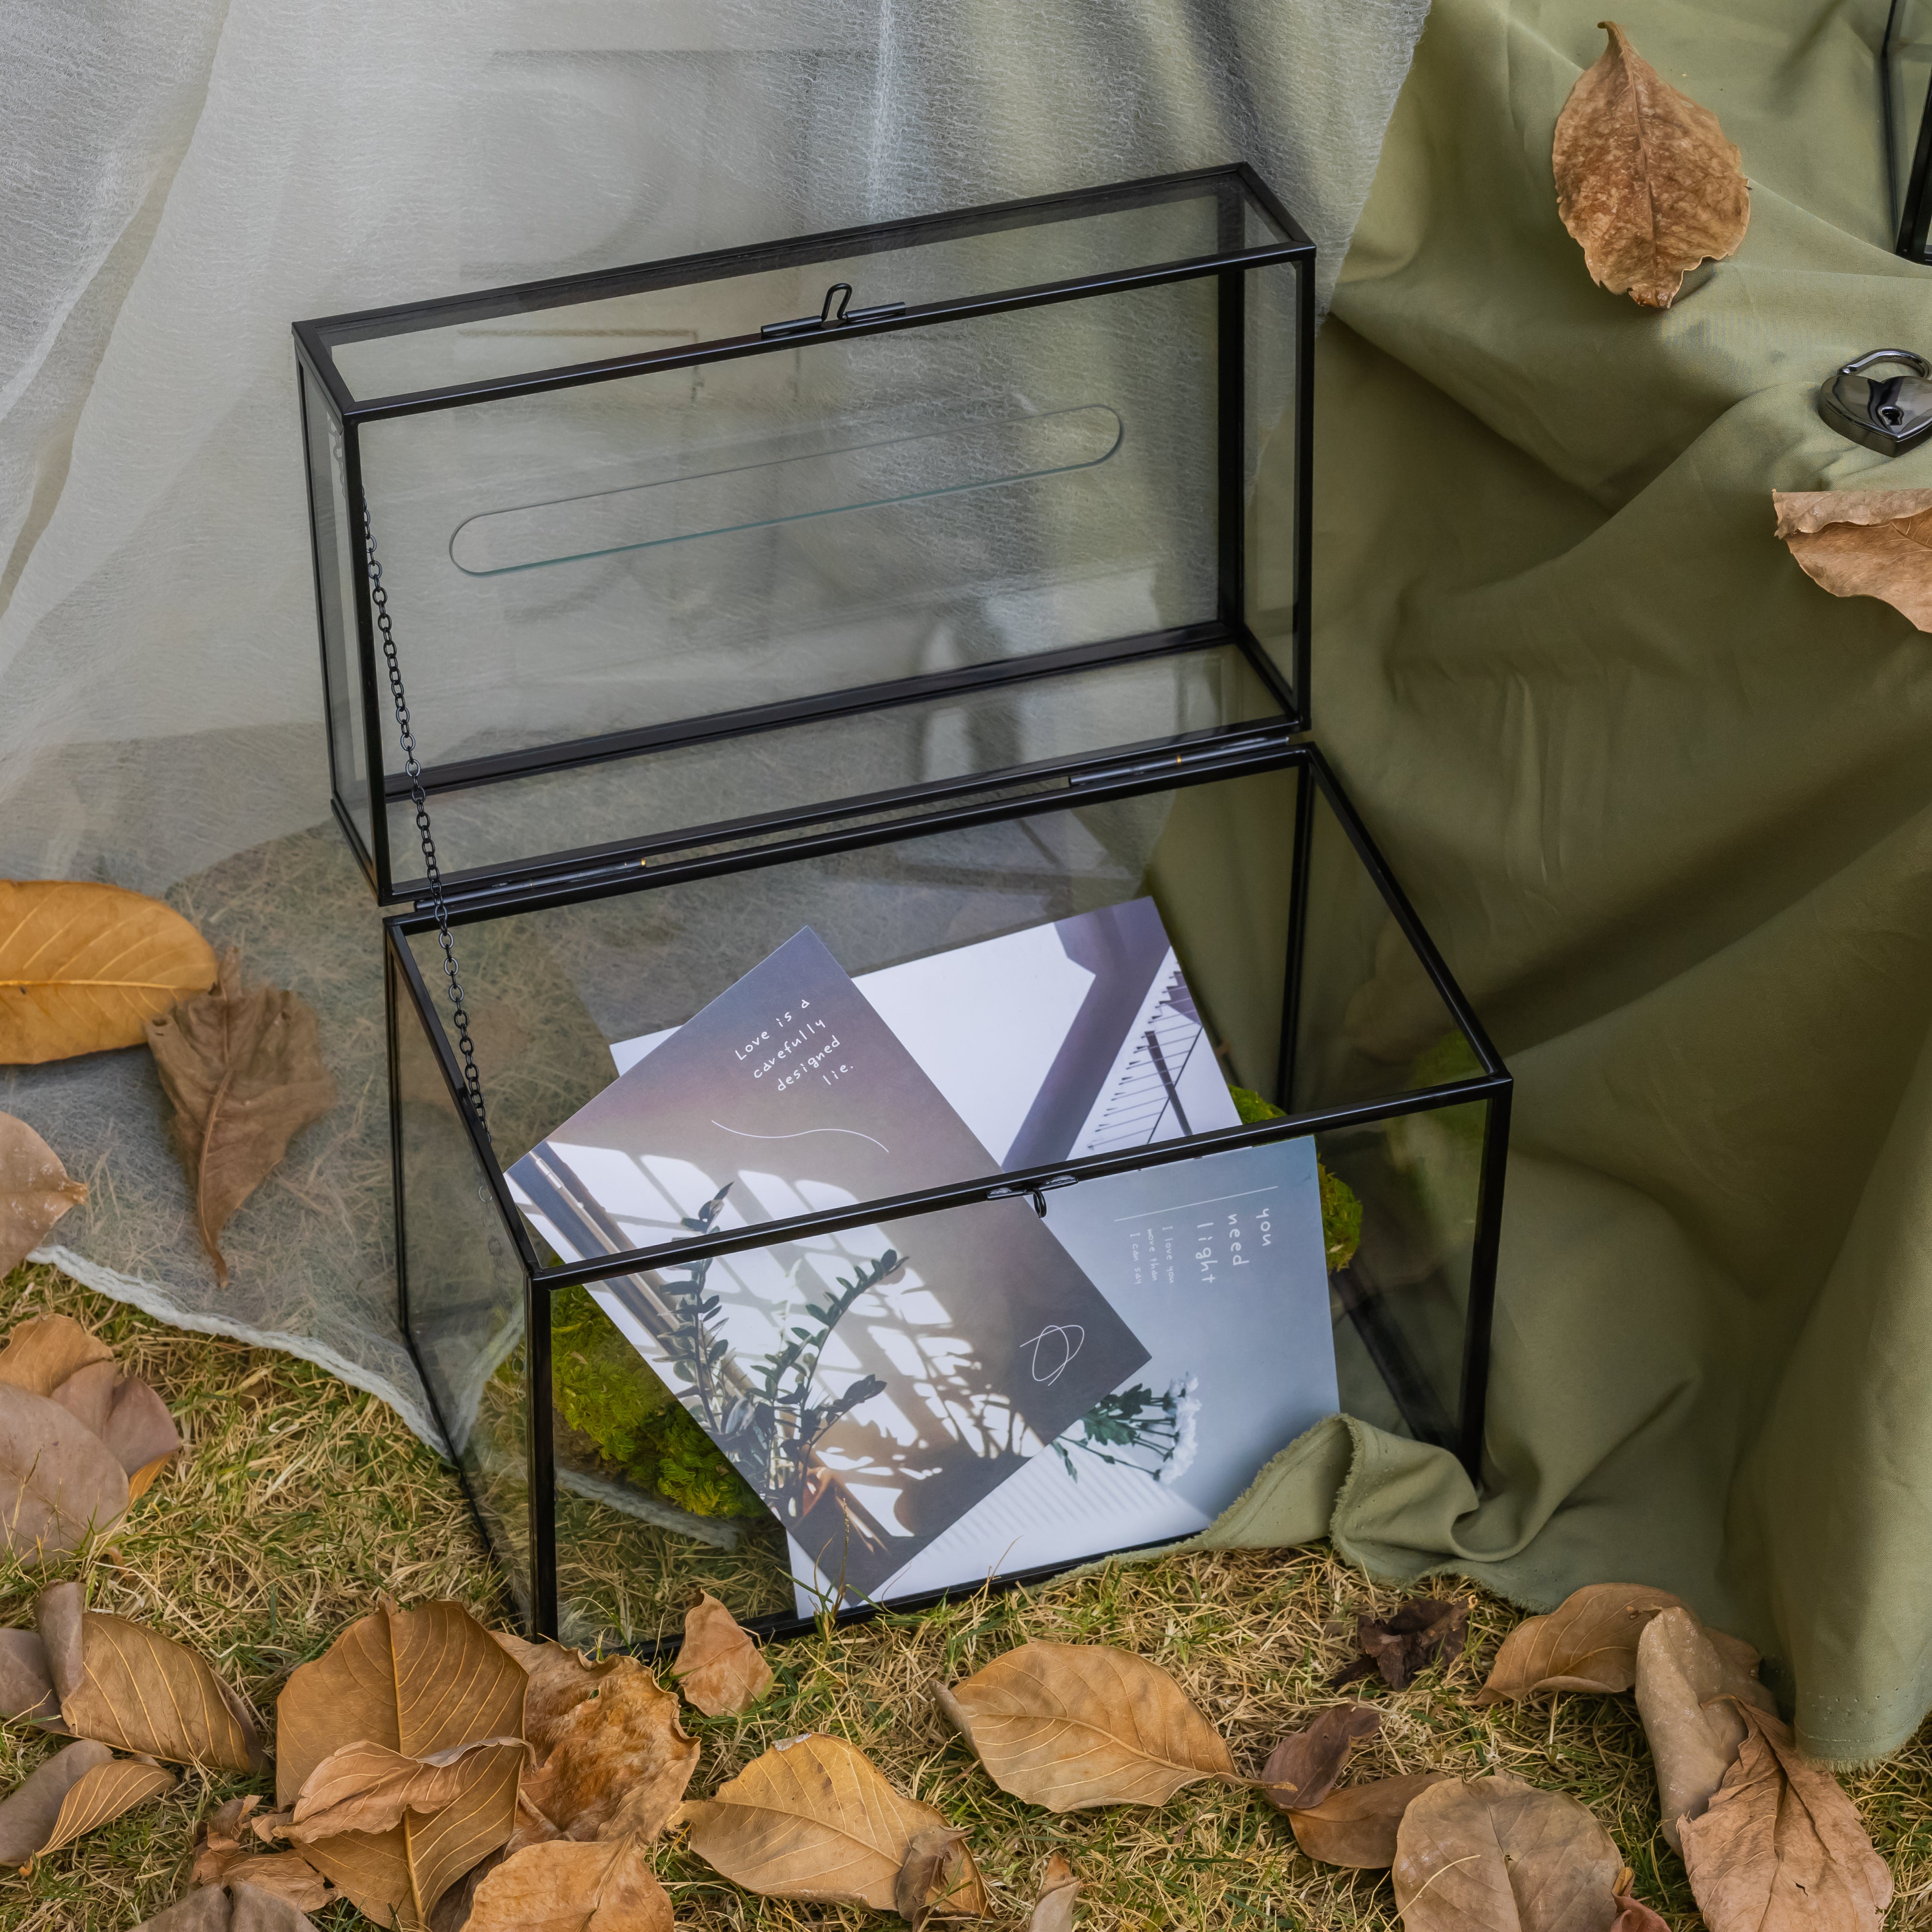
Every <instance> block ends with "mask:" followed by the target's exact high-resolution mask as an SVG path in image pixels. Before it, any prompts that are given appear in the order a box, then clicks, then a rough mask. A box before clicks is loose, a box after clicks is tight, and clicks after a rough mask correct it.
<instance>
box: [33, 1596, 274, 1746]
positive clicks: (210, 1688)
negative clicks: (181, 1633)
mask: <svg viewBox="0 0 1932 1932" xmlns="http://www.w3.org/2000/svg"><path fill="white" fill-rule="evenodd" d="M34 1619H35V1621H36V1622H37V1624H38V1625H39V1626H40V1640H41V1642H42V1643H44V1644H45V1645H46V1652H47V1663H48V1667H49V1670H50V1672H51V1673H52V1677H53V1681H54V1691H55V1694H56V1695H57V1696H58V1698H59V1699H60V1707H61V1715H62V1718H63V1719H64V1720H65V1723H66V1724H67V1727H68V1730H71V1731H72V1732H73V1733H74V1735H75V1736H77V1737H83V1738H95V1739H99V1741H100V1742H101V1743H103V1744H105V1745H115V1747H117V1748H118V1749H120V1750H121V1751H136V1752H138V1753H139V1754H140V1755H141V1756H142V1757H158V1758H166V1760H168V1761H169V1763H174V1764H194V1765H199V1766H202V1767H203V1768H204V1769H216V1768H219V1769H222V1770H224V1771H240V1772H260V1771H265V1770H266V1769H268V1763H269V1760H268V1754H266V1752H265V1751H263V1748H262V1741H261V1739H260V1736H259V1735H258V1734H257V1731H256V1730H255V1726H254V1721H253V1720H252V1719H251V1718H250V1717H249V1715H248V1708H247V1706H245V1705H244V1704H243V1703H242V1701H241V1700H240V1699H239V1697H237V1696H236V1694H235V1693H234V1692H233V1691H231V1690H230V1689H229V1688H228V1686H227V1685H225V1684H224V1683H223V1682H222V1681H221V1679H220V1678H219V1677H217V1676H216V1675H215V1674H214V1672H213V1671H212V1670H210V1669H209V1668H208V1666H207V1664H205V1663H204V1662H203V1661H202V1660H201V1658H199V1657H197V1656H196V1655H195V1654H194V1652H193V1651H191V1650H190V1649H187V1647H186V1646H184V1645H182V1644H178V1643H175V1642H174V1640H172V1638H169V1637H163V1636H162V1635H161V1634H160V1632H159V1631H151V1630H148V1629H147V1628H145V1627H144V1626H143V1625H139V1624H136V1623H130V1622H128V1620H127V1619H126V1618H125V1617H114V1616H104V1615H103V1614H101V1613H99V1612H98V1611H95V1610H83V1608H82V1607H81V1602H80V1589H79V1587H78V1586H77V1585H74V1584H73V1583H58V1584H56V1585H55V1586H54V1587H53V1588H52V1589H50V1590H43V1591H42V1592H41V1593H40V1599H39V1601H38V1602H37V1603H36V1604H35V1605H34Z"/></svg>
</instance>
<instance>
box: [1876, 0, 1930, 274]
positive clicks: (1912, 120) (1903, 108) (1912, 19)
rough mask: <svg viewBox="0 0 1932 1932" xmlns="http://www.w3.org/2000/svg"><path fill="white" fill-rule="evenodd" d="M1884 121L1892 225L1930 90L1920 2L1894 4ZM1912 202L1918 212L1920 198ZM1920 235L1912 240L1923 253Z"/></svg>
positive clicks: (1902, 203)
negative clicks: (1914, 202) (1917, 206)
mask: <svg viewBox="0 0 1932 1932" xmlns="http://www.w3.org/2000/svg"><path fill="white" fill-rule="evenodd" d="M1928 92H1932V6H1928V5H1926V4H1925V0H1893V5H1892V8H1891V17H1890V19H1889V20H1888V22H1887V23H1886V28H1885V108H1886V114H1885V121H1886V131H1887V133H1888V136H1889V138H1890V144H1891V145H1890V147H1889V149H1888V152H1887V154H1886V156H1885V160H1886V167H1887V173H1888V178H1889V181H1890V185H1891V226H1892V227H1893V229H1894V231H1896V230H1897V229H1898V228H1899V226H1900V223H1901V222H1902V221H1903V219H1904V216H1905V211H1906V202H1907V199H1908V197H1909V189H1910V187H1911V184H1912V175H1913V172H1914V169H1915V167H1916V166H1918V151H1919V147H1920V145H1921V140H1922V139H1923V132H1924V121H1925V118H1926V104H1927V93H1928ZM1916 199H1917V201H1918V204H1919V205H1920V207H1921V210H1922V207H1923V203H1924V193H1923V192H1922V191H1921V194H1920V195H1919V196H1918V197H1916ZM1922 224H1923V215H1922V213H1921V219H1920V223H1918V225H1919V226H1920V227H1921V233H1920V234H1919V236H1917V237H1915V238H1902V239H1916V240H1917V241H1918V245H1919V247H1920V248H1921V251H1923V249H1924V236H1923V232H1922Z"/></svg>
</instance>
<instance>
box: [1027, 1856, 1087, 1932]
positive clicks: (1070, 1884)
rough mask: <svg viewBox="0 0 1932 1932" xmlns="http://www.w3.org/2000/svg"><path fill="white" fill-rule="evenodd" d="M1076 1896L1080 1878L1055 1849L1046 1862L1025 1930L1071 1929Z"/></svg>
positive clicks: (1050, 1931)
mask: <svg viewBox="0 0 1932 1932" xmlns="http://www.w3.org/2000/svg"><path fill="white" fill-rule="evenodd" d="M1079 1896H1080V1881H1079V1879H1078V1878H1076V1876H1074V1873H1073V1867H1072V1866H1071V1865H1070V1864H1068V1863H1067V1856H1066V1854H1065V1853H1064V1852H1055V1853H1054V1854H1053V1855H1052V1857H1051V1858H1049V1859H1048V1860H1047V1861H1046V1872H1045V1873H1044V1875H1043V1876H1042V1877H1041V1879H1040V1897H1039V1899H1038V1900H1037V1902H1036V1903H1035V1904H1034V1908H1033V1915H1032V1916H1031V1918H1028V1921H1027V1932H1073V1903H1074V1900H1076V1899H1077V1898H1078V1897H1079Z"/></svg>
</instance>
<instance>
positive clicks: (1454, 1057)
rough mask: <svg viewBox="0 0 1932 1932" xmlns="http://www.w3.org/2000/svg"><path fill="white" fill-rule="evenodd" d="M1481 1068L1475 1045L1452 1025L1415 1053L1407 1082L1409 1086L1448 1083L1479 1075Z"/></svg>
mask: <svg viewBox="0 0 1932 1932" xmlns="http://www.w3.org/2000/svg"><path fill="white" fill-rule="evenodd" d="M1482 1071H1483V1063H1482V1062H1481V1061H1480V1060H1478V1058H1476V1049H1475V1048H1474V1047H1473V1046H1471V1045H1470V1044H1469V1041H1468V1040H1466V1039H1465V1038H1464V1037H1463V1034H1461V1033H1460V1031H1457V1030H1456V1029H1454V1028H1451V1031H1449V1032H1448V1033H1445V1034H1444V1035H1443V1036H1442V1038H1441V1039H1440V1040H1436V1042H1434V1043H1433V1044H1432V1045H1430V1046H1425V1047H1424V1049H1422V1051H1421V1052H1420V1053H1418V1055H1416V1056H1415V1060H1414V1061H1413V1062H1412V1064H1411V1065H1410V1067H1409V1085H1410V1087H1411V1088H1418V1087H1447V1086H1448V1085H1450V1084H1451V1082H1454V1081H1457V1080H1475V1079H1479V1078H1480V1077H1481V1074H1482Z"/></svg>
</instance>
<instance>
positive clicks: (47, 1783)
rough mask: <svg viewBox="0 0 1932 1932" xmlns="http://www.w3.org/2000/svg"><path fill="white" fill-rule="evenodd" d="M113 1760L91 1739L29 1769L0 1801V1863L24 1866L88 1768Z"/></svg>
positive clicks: (48, 1831) (105, 1749) (44, 1839)
mask: <svg viewBox="0 0 1932 1932" xmlns="http://www.w3.org/2000/svg"><path fill="white" fill-rule="evenodd" d="M113 1762H114V1754H113V1752H112V1751H110V1750H109V1749H108V1748H107V1746H106V1745H98V1744H95V1742H93V1741H92V1739H88V1740H86V1741H85V1742H82V1743H79V1744H71V1745H68V1747H67V1748H66V1749H65V1751H56V1752H55V1754H53V1756H52V1757H50V1758H49V1759H48V1760H47V1761H46V1763H45V1764H43V1765H42V1766H40V1767H39V1768H38V1769H37V1770H34V1771H31V1772H28V1774H27V1775H26V1777H25V1778H23V1779H22V1780H21V1781H20V1784H17V1786H15V1787H14V1788H13V1790H12V1791H10V1793H8V1794H7V1797H6V1799H5V1801H4V1802H0V1865H14V1866H21V1865H25V1864H26V1863H27V1862H28V1861H29V1860H30V1859H31V1858H33V1857H34V1854H35V1853H36V1852H38V1851H39V1850H40V1849H41V1847H42V1846H43V1845H44V1844H45V1843H46V1841H47V1840H48V1838H49V1837H51V1836H52V1832H53V1829H54V1820H55V1818H57V1817H58V1816H59V1815H60V1810H61V1807H62V1805H63V1804H65V1802H66V1800H67V1795H68V1793H69V1792H70V1791H71V1790H73V1789H74V1787H75V1786H76V1785H77V1784H79V1783H80V1781H81V1780H82V1779H83V1778H85V1777H86V1775H87V1774H88V1773H89V1772H90V1771H94V1770H97V1769H98V1768H99V1767H100V1766H102V1765H104V1764H112V1763H113Z"/></svg>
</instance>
